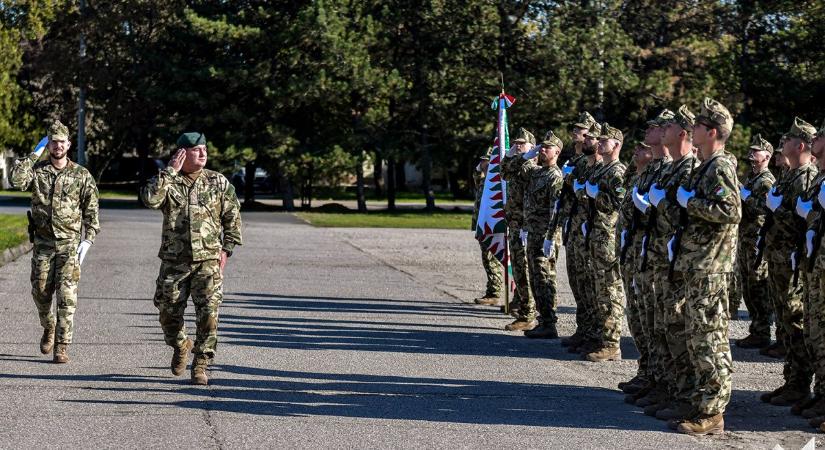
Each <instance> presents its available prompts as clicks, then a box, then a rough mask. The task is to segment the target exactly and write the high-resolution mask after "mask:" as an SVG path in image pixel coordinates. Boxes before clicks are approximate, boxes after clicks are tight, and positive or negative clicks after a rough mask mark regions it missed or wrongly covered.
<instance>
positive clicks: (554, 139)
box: [541, 130, 564, 148]
mask: <svg viewBox="0 0 825 450" xmlns="http://www.w3.org/2000/svg"><path fill="white" fill-rule="evenodd" d="M541 145H543V146H545V147H549V146H551V145H555V146H556V147H558V148H562V147H564V143H563V142H562V141H561V139H560V138H559V137H558V136H556V134H555V133H553V130H550V131H548V132H547V133H545V134H544V139H542V140H541Z"/></svg>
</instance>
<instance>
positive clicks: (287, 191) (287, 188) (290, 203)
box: [282, 175, 295, 211]
mask: <svg viewBox="0 0 825 450" xmlns="http://www.w3.org/2000/svg"><path fill="white" fill-rule="evenodd" d="M282 180H283V183H284V184H283V189H282V191H283V193H284V195H283V198H284V199H283V205H284V209H285V210H287V211H294V210H295V194H294V192H293V189H292V180H291V179H290V178H289V176H287V175H284V177H283V178H282Z"/></svg>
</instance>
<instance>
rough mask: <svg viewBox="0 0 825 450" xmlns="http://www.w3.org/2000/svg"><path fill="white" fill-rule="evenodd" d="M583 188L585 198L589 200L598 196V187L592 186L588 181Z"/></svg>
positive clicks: (596, 185)
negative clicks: (585, 192)
mask: <svg viewBox="0 0 825 450" xmlns="http://www.w3.org/2000/svg"><path fill="white" fill-rule="evenodd" d="M584 188H585V190H586V191H587V196H588V197H590V198H596V196H597V195H599V185H598V184H592V183H590V182H589V181H588V182H587V183H585V184H584Z"/></svg>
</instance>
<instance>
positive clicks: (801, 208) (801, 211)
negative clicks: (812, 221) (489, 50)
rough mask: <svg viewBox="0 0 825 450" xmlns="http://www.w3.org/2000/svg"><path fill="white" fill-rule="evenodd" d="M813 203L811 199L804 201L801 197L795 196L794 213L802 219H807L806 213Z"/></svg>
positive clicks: (809, 210)
mask: <svg viewBox="0 0 825 450" xmlns="http://www.w3.org/2000/svg"><path fill="white" fill-rule="evenodd" d="M813 205H814V201H813V200H808V201H807V202H806V201H803V200H802V197H797V198H796V215H798V216H799V217H801V218H803V219H807V218H808V213H810V212H811V209H812V208H813Z"/></svg>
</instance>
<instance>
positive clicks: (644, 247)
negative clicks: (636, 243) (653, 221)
mask: <svg viewBox="0 0 825 450" xmlns="http://www.w3.org/2000/svg"><path fill="white" fill-rule="evenodd" d="M646 254H647V235H644V236H642V251H641V252H639V257H640V258H642V259H644V257H645V255H646Z"/></svg>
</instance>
